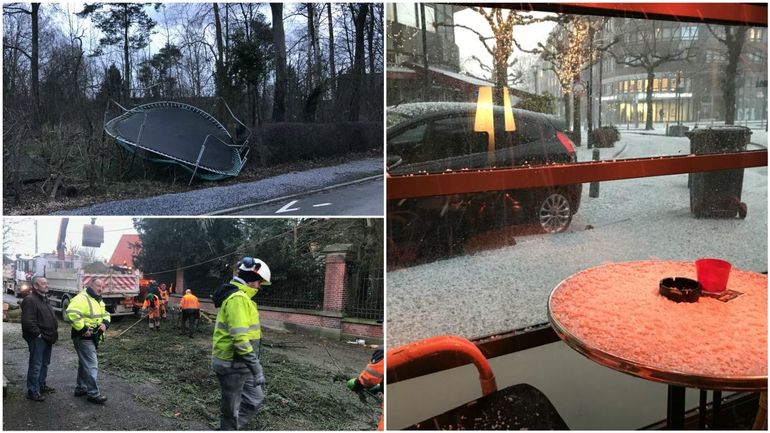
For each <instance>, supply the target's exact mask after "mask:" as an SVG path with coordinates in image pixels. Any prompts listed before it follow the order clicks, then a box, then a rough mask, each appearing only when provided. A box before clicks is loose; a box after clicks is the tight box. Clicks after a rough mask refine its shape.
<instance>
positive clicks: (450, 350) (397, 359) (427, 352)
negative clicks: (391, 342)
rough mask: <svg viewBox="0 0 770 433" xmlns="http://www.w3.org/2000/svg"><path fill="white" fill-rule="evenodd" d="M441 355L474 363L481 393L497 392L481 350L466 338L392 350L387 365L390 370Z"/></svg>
mask: <svg viewBox="0 0 770 433" xmlns="http://www.w3.org/2000/svg"><path fill="white" fill-rule="evenodd" d="M440 355H455V356H459V357H462V358H464V359H465V360H468V361H471V362H473V364H474V365H475V366H476V369H477V370H478V371H479V382H480V383H481V393H482V394H483V395H489V394H492V393H494V392H496V391H497V383H496V381H495V374H494V373H493V372H492V368H491V367H490V366H489V362H487V358H485V357H484V354H483V353H481V350H479V348H478V347H476V345H475V344H473V343H471V342H470V341H468V340H466V339H465V338H462V337H458V336H454V335H442V336H438V337H431V338H426V339H424V340H418V341H414V342H411V343H408V344H405V345H403V346H400V347H396V348H393V349H390V350H388V353H387V358H386V365H387V368H388V370H390V369H394V368H398V367H400V366H402V365H405V364H409V363H410V362H413V361H416V360H418V359H421V358H425V357H429V356H440Z"/></svg>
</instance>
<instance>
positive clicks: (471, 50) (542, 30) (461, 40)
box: [454, 9, 556, 76]
mask: <svg viewBox="0 0 770 433" xmlns="http://www.w3.org/2000/svg"><path fill="white" fill-rule="evenodd" d="M531 15H533V16H535V17H543V16H548V15H553V14H550V13H545V12H533V13H532V14H531ZM454 18H455V23H458V24H462V25H465V26H468V27H471V28H473V29H476V30H477V31H478V32H479V33H481V34H482V35H484V36H492V30H491V29H490V28H489V24H487V20H486V19H485V18H484V17H482V16H481V15H480V14H479V13H478V12H475V11H474V10H472V9H463V10H462V11H460V12H458V13H456V14H455V16H454ZM555 25H556V23H554V22H542V23H536V24H530V25H528V26H516V27H514V30H513V37H514V39H516V42H518V43H519V45H521V46H522V48H524V49H532V48H535V47H536V46H537V43H538V42H545V41H546V39H547V38H548V34H549V33H550V32H551V30H552V29H553V27H554V26H555ZM455 42H456V43H457V45H458V47H460V67H461V68H462V69H463V70H464V71H466V72H468V73H470V74H472V75H475V76H484V75H488V74H487V73H484V72H483V70H482V69H481V68H480V67H479V66H478V62H475V61H467V60H468V59H470V58H471V56H473V55H475V56H476V57H479V58H480V59H481V60H482V61H483V62H485V63H486V64H487V65H488V66H489V67H490V68H491V67H492V56H491V55H490V54H489V53H488V52H487V50H486V48H484V44H483V43H482V42H481V41H479V38H478V36H477V35H476V34H475V33H473V32H471V31H470V30H466V29H463V28H459V27H457V28H455ZM488 43H489V44H490V45H494V43H493V42H492V41H489V42H488ZM514 50H515V51H514V57H515V56H516V55H517V54H516V53H518V55H521V52H520V51H518V49H516V48H515V47H514Z"/></svg>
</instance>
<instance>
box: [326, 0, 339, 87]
mask: <svg viewBox="0 0 770 433" xmlns="http://www.w3.org/2000/svg"><path fill="white" fill-rule="evenodd" d="M326 17H327V21H328V24H329V73H330V75H331V90H332V99H334V98H336V96H337V68H336V66H335V65H334V22H333V21H332V4H331V3H327V4H326Z"/></svg>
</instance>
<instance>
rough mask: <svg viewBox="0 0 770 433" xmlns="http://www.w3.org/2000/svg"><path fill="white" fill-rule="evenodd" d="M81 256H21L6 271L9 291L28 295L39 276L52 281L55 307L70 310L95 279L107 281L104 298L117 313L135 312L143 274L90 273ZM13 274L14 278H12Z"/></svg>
mask: <svg viewBox="0 0 770 433" xmlns="http://www.w3.org/2000/svg"><path fill="white" fill-rule="evenodd" d="M82 268H83V263H82V260H81V259H80V256H78V255H76V254H75V255H69V256H66V257H65V260H59V259H58V256H57V255H56V254H48V253H44V254H38V255H36V256H34V257H21V256H19V257H17V259H16V261H15V262H14V263H13V269H12V270H11V272H4V277H5V278H4V283H5V290H6V292H9V293H12V294H14V295H16V296H20V295H24V294H25V292H28V291H29V288H31V286H32V284H31V279H32V277H35V276H41V277H45V278H46V279H47V280H48V293H49V302H50V304H51V306H52V307H53V308H54V310H57V311H63V310H66V309H67V306H68V305H69V302H70V300H71V299H72V298H73V297H75V295H77V294H78V293H80V292H81V291H82V290H83V289H84V288H85V287H86V286H88V285H89V284H90V283H91V282H92V281H93V280H94V279H96V278H101V279H103V280H104V282H105V287H104V292H102V298H103V299H104V303H105V305H106V306H107V311H108V312H109V313H110V314H112V315H116V316H120V315H128V314H133V305H134V297H135V296H137V295H139V279H140V277H139V275H138V274H135V273H134V272H131V271H128V270H126V269H122V268H117V269H113V268H109V270H108V271H106V272H105V273H98V274H96V273H86V272H84V271H83V269H82ZM11 275H13V278H9V277H10V276H11Z"/></svg>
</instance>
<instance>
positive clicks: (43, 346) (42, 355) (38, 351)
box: [25, 338, 53, 394]
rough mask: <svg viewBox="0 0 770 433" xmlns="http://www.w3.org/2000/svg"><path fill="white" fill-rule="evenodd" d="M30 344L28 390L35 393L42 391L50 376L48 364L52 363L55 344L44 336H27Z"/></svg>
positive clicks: (28, 344)
mask: <svg viewBox="0 0 770 433" xmlns="http://www.w3.org/2000/svg"><path fill="white" fill-rule="evenodd" d="M25 340H26V341H27V346H29V367H28V368H27V390H29V392H31V393H33V394H37V393H39V392H40V388H42V387H43V385H45V379H46V377H47V376H48V364H50V363H51V349H53V345H52V344H51V343H48V342H47V341H45V340H43V339H42V338H25Z"/></svg>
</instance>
